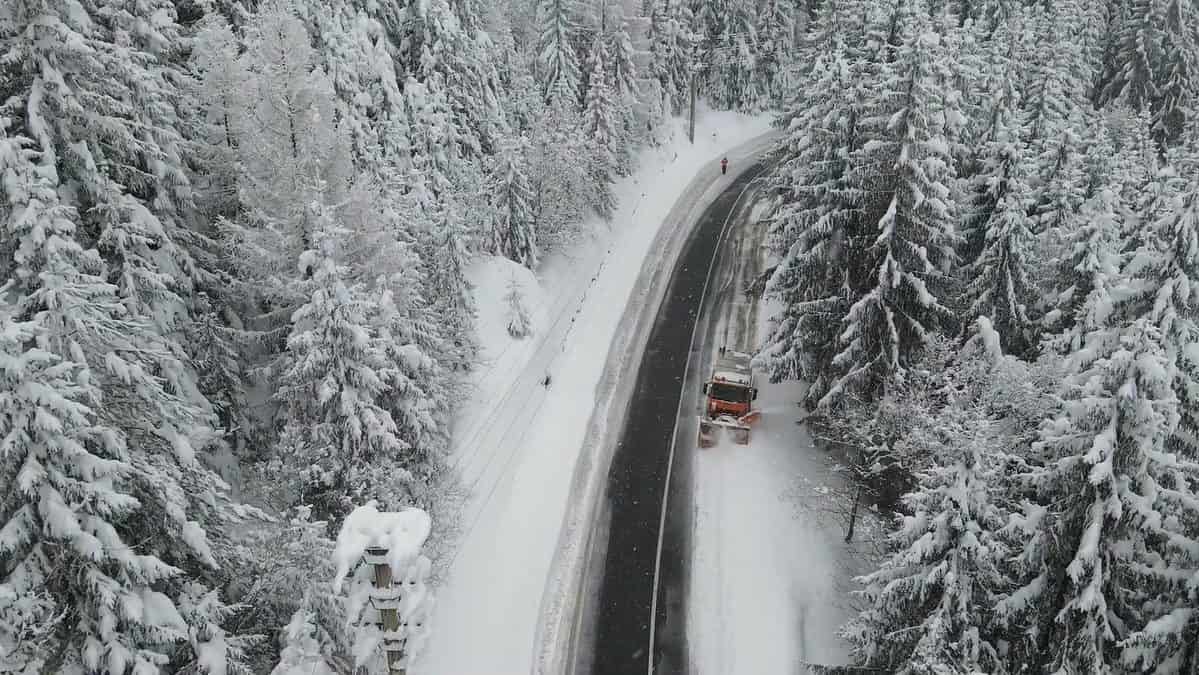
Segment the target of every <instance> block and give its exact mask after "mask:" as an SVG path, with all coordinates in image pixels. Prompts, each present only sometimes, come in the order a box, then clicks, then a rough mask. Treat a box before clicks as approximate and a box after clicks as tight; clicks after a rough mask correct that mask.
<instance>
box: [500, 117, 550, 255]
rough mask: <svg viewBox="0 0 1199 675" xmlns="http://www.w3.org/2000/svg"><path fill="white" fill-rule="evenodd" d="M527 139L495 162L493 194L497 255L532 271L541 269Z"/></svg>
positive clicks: (510, 146) (508, 146) (512, 145)
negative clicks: (527, 165) (538, 266)
mask: <svg viewBox="0 0 1199 675" xmlns="http://www.w3.org/2000/svg"><path fill="white" fill-rule="evenodd" d="M526 153H527V148H526V147H525V143H524V139H523V138H522V139H520V141H510V142H509V143H507V144H506V145H505V146H504V147H503V148H502V149H501V150H500V155H499V156H498V157H497V158H496V159H495V160H493V162H492V169H491V180H490V184H489V187H490V189H489V194H490V201H491V209H492V224H491V240H490V244H489V248H490V250H491V251H492V252H493V253H496V254H498V255H502V256H504V257H506V258H508V259H509V260H514V261H516V262H518V263H520V264H522V265H524V266H525V267H528V268H529V269H535V268H536V267H537V258H538V250H537V234H536V232H535V231H534V229H533V228H534V221H533V217H534V216H533V205H532V187H531V186H530V184H529V178H528V175H527V174H526V173H525V172H526V169H525V162H526V160H525V157H526V156H527V155H526Z"/></svg>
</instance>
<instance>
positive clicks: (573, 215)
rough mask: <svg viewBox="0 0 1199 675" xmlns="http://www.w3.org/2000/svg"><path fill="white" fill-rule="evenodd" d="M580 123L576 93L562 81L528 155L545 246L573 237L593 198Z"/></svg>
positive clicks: (541, 240) (538, 228) (535, 209)
mask: <svg viewBox="0 0 1199 675" xmlns="http://www.w3.org/2000/svg"><path fill="white" fill-rule="evenodd" d="M581 127H582V119H581V115H580V113H579V109H578V105H577V104H576V103H575V99H574V95H573V94H572V92H571V90H570V88H569V87H568V86H567V85H565V84H562V85H560V86H559V87H558V88H557V89H556V90H555V92H554V94H553V95H552V96H551V97H550V101H549V105H548V106H547V108H546V110H545V114H544V115H543V116H542V117H541V118H540V119H538V120H537V125H536V127H535V128H534V130H533V134H532V147H531V152H530V158H529V166H530V167H531V168H532V171H531V175H530V176H529V178H530V183H531V185H532V188H533V212H534V213H535V214H536V221H535V222H536V233H537V243H538V246H540V247H541V248H542V250H550V249H552V248H554V247H556V246H561V245H563V244H565V243H566V242H568V241H570V240H571V239H572V238H573V236H574V228H575V227H577V225H578V224H579V222H580V221H581V220H582V219H583V212H584V209H585V208H586V206H587V204H588V203H590V201H591V196H590V191H591V190H592V189H593V187H592V185H591V184H590V179H589V177H588V173H587V169H588V160H587V156H588V155H587V153H588V150H587V147H586V145H585V142H584V139H583V137H582V134H581Z"/></svg>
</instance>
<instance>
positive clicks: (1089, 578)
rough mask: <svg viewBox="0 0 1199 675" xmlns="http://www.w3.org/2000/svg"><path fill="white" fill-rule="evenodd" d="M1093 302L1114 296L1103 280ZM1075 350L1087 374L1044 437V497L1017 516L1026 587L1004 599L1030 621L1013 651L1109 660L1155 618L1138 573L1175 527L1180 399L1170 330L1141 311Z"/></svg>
mask: <svg viewBox="0 0 1199 675" xmlns="http://www.w3.org/2000/svg"><path fill="white" fill-rule="evenodd" d="M1088 302H1090V303H1093V304H1097V305H1098V304H1103V303H1108V302H1111V299H1110V298H1109V297H1108V294H1107V292H1106V289H1096V291H1095V292H1093V293H1092V295H1091V297H1090V299H1089V300H1088ZM1073 359H1074V363H1075V364H1076V368H1077V374H1076V375H1075V376H1073V377H1071V378H1070V379H1069V380H1068V383H1067V385H1066V387H1065V390H1064V396H1063V401H1062V408H1061V412H1060V413H1059V414H1057V415H1056V416H1055V417H1054V418H1051V419H1049V420H1047V421H1046V423H1045V424H1044V426H1043V428H1042V431H1041V440H1040V441H1039V442H1038V445H1037V447H1036V451H1037V452H1039V453H1042V454H1043V455H1044V456H1045V457H1046V460H1047V461H1046V463H1045V464H1044V465H1043V466H1039V467H1036V468H1034V469H1033V470H1032V471H1030V472H1029V473H1028V474H1027V475H1026V476H1025V477H1024V480H1025V482H1026V483H1027V484H1028V485H1029V486H1030V488H1032V489H1033V490H1035V494H1036V504H1035V506H1033V507H1031V508H1030V512H1029V516H1028V517H1027V518H1025V519H1016V520H1013V521H1012V524H1011V525H1010V526H1009V527H1010V529H1011V530H1012V536H1014V537H1015V538H1016V540H1018V541H1023V542H1026V543H1025V544H1024V546H1023V549H1024V550H1023V552H1022V553H1021V555H1020V557H1019V561H1020V570H1021V572H1022V576H1021V579H1020V581H1021V587H1020V588H1018V589H1016V590H1015V591H1014V592H1013V593H1012V594H1011V595H1010V596H1009V597H1008V598H1006V599H1004V600H1003V601H1002V602H1001V603H999V605H998V610H999V614H1000V617H1001V620H1003V621H1004V622H1005V623H1006V624H1007V625H1022V626H1028V627H1029V628H1028V629H1027V630H1024V631H1021V640H1020V641H1019V642H1018V643H1017V644H1015V645H1014V646H1013V647H1014V648H1013V653H1012V654H1011V655H1010V657H1009V658H1010V659H1013V660H1014V661H1016V662H1020V663H1028V664H1030V665H1033V667H1035V668H1037V669H1041V668H1045V669H1052V670H1054V671H1058V670H1065V671H1071V672H1084V671H1085V672H1102V671H1104V670H1106V668H1107V666H1108V665H1109V664H1114V663H1116V662H1117V659H1118V656H1119V650H1118V643H1119V641H1120V640H1121V639H1123V638H1125V637H1127V635H1128V634H1129V632H1130V631H1132V630H1135V629H1136V628H1137V627H1139V626H1143V625H1144V624H1145V621H1146V618H1147V617H1145V616H1144V612H1143V605H1142V601H1143V597H1142V590H1141V589H1143V588H1144V587H1143V586H1141V585H1139V584H1137V582H1136V580H1137V579H1138V578H1139V576H1140V570H1142V569H1144V567H1146V566H1152V565H1153V564H1154V562H1153V561H1155V560H1160V559H1161V556H1162V554H1163V553H1164V552H1165V551H1164V548H1163V546H1164V545H1163V543H1162V542H1163V541H1165V540H1166V538H1167V537H1168V536H1169V533H1168V532H1167V531H1166V530H1165V529H1164V522H1165V521H1163V516H1164V515H1165V514H1164V513H1162V511H1161V504H1160V502H1159V501H1158V500H1159V497H1158V495H1159V493H1160V490H1161V486H1162V485H1163V481H1166V480H1168V478H1169V475H1170V473H1172V471H1173V470H1174V467H1173V466H1172V464H1173V461H1172V459H1171V458H1170V457H1169V456H1168V455H1166V454H1165V453H1164V452H1163V450H1164V446H1165V443H1166V440H1167V439H1168V438H1169V436H1170V434H1171V433H1172V430H1173V429H1174V427H1175V426H1177V423H1178V400H1177V398H1176V397H1175V396H1174V392H1173V390H1172V388H1171V380H1172V375H1171V373H1172V371H1173V370H1174V368H1173V366H1172V364H1171V363H1170V358H1169V357H1168V356H1167V354H1166V352H1165V350H1164V349H1163V347H1162V335H1161V331H1160V330H1158V329H1157V328H1156V327H1155V326H1153V325H1152V324H1151V323H1150V322H1148V321H1145V320H1143V319H1138V320H1136V321H1135V322H1133V323H1131V324H1125V325H1124V326H1123V327H1110V326H1103V327H1101V328H1098V329H1096V330H1094V331H1092V332H1091V333H1090V334H1089V335H1088V336H1087V340H1086V343H1085V345H1084V346H1083V348H1082V350H1081V351H1080V352H1079V353H1078V354H1077V355H1076V356H1075V357H1073ZM1166 484H1168V483H1166Z"/></svg>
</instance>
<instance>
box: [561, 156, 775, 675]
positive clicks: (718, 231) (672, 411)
mask: <svg viewBox="0 0 1199 675" xmlns="http://www.w3.org/2000/svg"><path fill="white" fill-rule="evenodd" d="M760 173H761V165H755V166H753V167H751V168H749V169H747V170H746V171H745V172H744V173H742V174H741V175H738V176H736V177H734V178H732V180H731V181H730V182H729V184H727V185H726V186H725V187H724V191H723V192H722V193H721V195H720V196H719V197H717V199H716V200H715V201H714V202H713V203H712V204H711V205H710V206H709V207H708V208H707V210H705V211H704V213H703V215H702V216H701V217H700V218H699V221H698V223H697V224H696V225H695V228H694V231H693V232H692V234H691V237H690V238H689V240H688V241H687V245H686V247H685V249H684V250H683V254H682V256H681V257H680V259H679V262H678V264H677V267H676V268H675V269H674V270H673V274H672V276H671V280H670V288H669V291H668V292H667V295H666V297H665V298H664V299H663V301H662V305H661V307H660V309H659V310H658V315H657V317H656V321H655V322H654V324H653V328H652V330H651V331H650V335H649V341H648V343H647V344H646V348H645V353H644V355H643V356H642V360H641V365H640V368H639V369H638V372H637V377H636V383H635V386H634V389H633V391H632V394H631V396H630V398H629V399H628V401H627V403H626V405H627V406H628V413H627V418H626V420H625V425H624V429H623V433H622V436H621V438H620V442H619V443H618V445H617V448H616V455H615V457H614V459H613V462H612V470H611V473H610V475H609V484H608V491H607V498H606V500H605V502H606V505H607V508H606V509H605V512H604V517H602V519H601V524H604V525H606V531H607V537H606V546H605V547H604V548H603V549H600V550H603V551H604V555H603V560H604V563H603V572H602V583H601V585H600V587H599V596H598V599H597V600H596V602H595V603H594V604H595V609H594V611H593V613H592V614H593V616H594V620H595V632H594V635H595V642H594V653H593V654H594V655H593V659H592V663H591V668H590V671H589V672H592V673H597V674H598V673H604V674H605V675H609V674H610V675H621V674H623V673H637V674H638V675H640V673H644V672H646V671H647V669H648V668H649V664H650V661H651V658H652V660H653V661H654V662H656V663H661V664H662V667H663V668H666V669H667V672H669V669H670V666H668V665H666V663H668V662H671V661H673V662H675V663H678V662H679V656H681V654H682V638H683V632H682V630H681V628H682V622H681V619H682V613H681V609H682V604H681V603H679V602H676V601H675V600H677V599H681V597H682V590H683V588H684V584H683V578H682V576H681V574H680V573H681V571H682V568H681V566H678V565H674V564H668V565H667V566H666V567H664V568H662V569H658V564H657V562H658V560H659V556H658V553H659V551H658V543H659V535H658V533H659V529H660V525H661V524H662V508H663V501H662V498H663V492H664V490H665V489H666V478H667V476H668V475H669V471H670V463H671V456H670V455H671V453H670V448H671V445H672V443H673V442H674V441H673V437H674V431H675V420H676V419H677V417H678V412H679V409H680V395H681V393H682V380H683V376H684V373H685V369H686V366H687V363H688V360H689V356H690V354H689V351H690V349H689V348H690V345H691V343H692V337H693V332H694V328H695V325H696V319H697V314H698V310H699V306H700V303H701V302H702V299H703V297H704V294H705V289H706V288H707V287H708V279H709V271H710V270H711V268H712V262H713V259H714V256H715V255H716V251H717V250H718V248H719V247H720V246H721V243H722V240H723V236H722V235H723V234H724V232H725V229H726V224H728V223H730V222H731V221H732V218H733V217H735V215H734V213H735V212H736V211H739V210H740V209H737V206H736V205H737V204H738V202H739V197H740V196H741V195H742V193H744V192H747V191H749V190H750V186H751V185H752V184H753V182H754V179H755V177H756V176H757V175H758V174H760ZM683 407H689V406H687V405H684V406H683ZM681 459H683V460H685V459H687V458H686V457H683V458H681ZM680 475H685V472H681V473H680ZM683 532H684V530H680V529H678V528H677V524H676V527H675V528H674V529H672V534H676V533H683ZM663 548H664V555H663V560H665V561H668V562H669V563H674V562H676V561H678V560H680V558H681V554H682V553H683V551H685V542H683V541H680V538H679V537H678V536H670V537H667V538H665V540H664V541H663ZM659 580H660V582H661V583H660V586H661V587H662V588H665V589H671V590H672V591H673V593H668V594H667V595H668V596H669V598H670V601H668V602H664V603H662V604H661V605H660V606H659V607H658V608H657V609H658V610H660V611H658V612H657V615H658V625H657V626H655V628H661V630H660V631H656V632H657V635H656V638H657V639H655V640H653V641H652V642H651V640H652V639H653V637H655V636H654V635H651V625H650V624H651V617H652V616H654V614H653V613H652V612H653V610H654V607H653V601H654V592H653V589H654V588H655V582H656V581H659ZM588 618H591V617H588ZM651 644H652V645H653V646H654V648H655V649H654V650H653V653H652V655H651V649H650V646H651ZM672 655H673V659H672V658H671V657H672ZM581 670H582V668H581Z"/></svg>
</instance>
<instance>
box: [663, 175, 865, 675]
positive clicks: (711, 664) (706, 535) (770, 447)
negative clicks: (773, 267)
mask: <svg viewBox="0 0 1199 675" xmlns="http://www.w3.org/2000/svg"><path fill="white" fill-rule="evenodd" d="M759 196H763V195H760V193H755V194H752V195H746V197H747V198H746V200H745V202H746V203H745V204H743V205H742V206H741V207H740V208H739V209H738V211H737V213H736V214H735V215H734V220H733V225H734V226H733V228H732V229H731V231H730V235H729V238H728V242H727V243H726V245H725V246H724V247H723V248H722V249H721V251H720V253H719V257H718V264H717V268H716V270H717V272H716V274H715V278H714V280H713V287H714V288H716V289H718V290H717V292H715V293H714V294H713V296H712V298H711V301H710V302H707V303H705V307H704V308H703V315H702V317H701V319H702V320H701V324H700V326H701V330H700V331H698V332H697V337H696V344H695V345H693V353H694V354H695V355H696V356H695V357H693V362H692V364H691V369H690V370H691V373H690V377H689V378H688V379H687V382H685V391H684V399H683V400H684V401H690V402H693V404H692V405H691V406H685V407H684V409H683V410H682V411H681V412H682V414H681V417H680V420H679V430H680V431H679V434H678V440H677V444H676V446H675V453H676V457H678V456H687V455H691V456H692V457H693V460H692V461H691V462H689V463H687V462H684V463H680V466H683V467H686V468H689V469H690V472H689V475H688V476H687V489H683V490H679V491H678V496H679V498H680V499H679V500H678V501H676V503H675V504H674V506H673V507H672V509H671V511H670V515H671V517H672V518H679V519H680V520H684V521H686V522H687V523H688V525H689V528H690V529H689V537H688V540H689V543H690V549H689V557H688V559H687V573H686V576H687V579H688V590H687V593H686V606H687V613H686V635H687V638H686V643H687V659H686V668H684V669H677V670H673V671H671V672H676V673H687V674H688V675H742V674H748V673H752V674H753V675H776V674H777V675H784V674H786V675H793V674H795V673H802V672H806V670H805V668H804V664H805V663H816V664H826V665H832V664H845V663H848V653H847V651H846V648H845V645H844V644H843V643H842V642H841V641H840V640H839V639H838V638H837V636H836V631H837V629H838V627H839V626H840V625H841V624H843V623H844V621H845V620H846V619H848V618H849V617H850V615H851V613H852V603H851V599H850V595H849V591H850V588H851V586H852V584H851V579H852V577H853V576H854V575H855V574H858V573H860V572H862V571H864V567H863V561H864V560H866V557H865V556H864V555H862V554H861V551H859V550H857V549H856V547H855V546H853V545H849V544H846V543H845V542H844V530H843V525H844V523H843V520H842V519H841V518H840V513H839V511H841V510H842V509H843V505H842V504H840V503H838V500H839V497H840V498H843V496H844V495H845V494H846V491H845V490H841V489H839V488H841V487H842V486H843V478H842V477H841V476H840V475H839V474H837V473H836V472H834V471H833V462H832V461H831V460H830V459H829V458H828V457H827V456H825V455H824V454H823V453H822V452H821V451H820V450H818V449H817V448H816V446H815V445H814V444H813V442H812V439H811V437H810V436H809V435H808V432H807V429H806V428H805V427H803V426H801V425H799V424H797V422H798V421H799V420H800V418H801V416H802V410H801V408H800V407H799V406H798V405H797V402H798V401H799V400H801V398H802V393H803V391H802V385H800V384H797V383H781V384H770V383H769V382H768V381H767V380H766V378H765V377H763V374H762V373H759V374H758V388H759V396H758V400H757V405H758V407H759V409H760V410H761V413H762V415H761V418H760V420H759V422H758V423H757V424H755V425H754V428H753V430H752V432H751V437H750V443H749V445H747V446H739V445H734V444H732V443H731V442H729V441H727V440H724V441H722V442H721V443H720V444H718V445H717V446H716V447H713V448H708V449H702V450H701V449H699V448H698V447H697V445H696V438H695V433H696V431H697V429H696V422H695V421H694V420H695V419H696V418H697V417H698V415H699V414H700V413H701V412H702V401H703V398H702V393H701V389H700V383H701V377H702V376H703V375H704V374H706V373H707V371H708V369H709V368H710V367H711V363H712V361H713V360H714V359H715V357H716V354H717V352H718V350H719V349H720V347H721V346H727V347H728V348H729V349H734V350H737V351H742V352H749V353H754V352H756V351H757V349H758V347H759V345H760V342H759V341H760V340H761V338H762V337H763V334H764V333H765V330H766V325H767V321H768V319H769V317H770V313H771V309H772V308H771V306H769V305H767V304H765V303H762V302H761V301H760V300H759V299H758V298H757V297H755V296H753V295H750V294H747V293H746V292H745V291H746V289H747V288H749V286H750V285H751V284H752V283H753V282H754V280H755V279H757V278H758V277H759V276H760V275H761V274H762V273H763V272H764V271H765V270H766V268H767V251H766V250H765V248H764V244H765V240H766V229H767V222H766V221H765V220H762V219H761V217H760V216H761V215H762V212H763V211H765V209H764V208H762V207H764V206H766V204H764V203H762V202H760V201H759V200H758V199H757V197H759ZM671 497H672V499H674V498H675V495H674V494H672V495H671ZM688 499H689V501H687V502H684V503H679V502H682V501H683V500H688ZM658 672H667V671H658Z"/></svg>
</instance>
